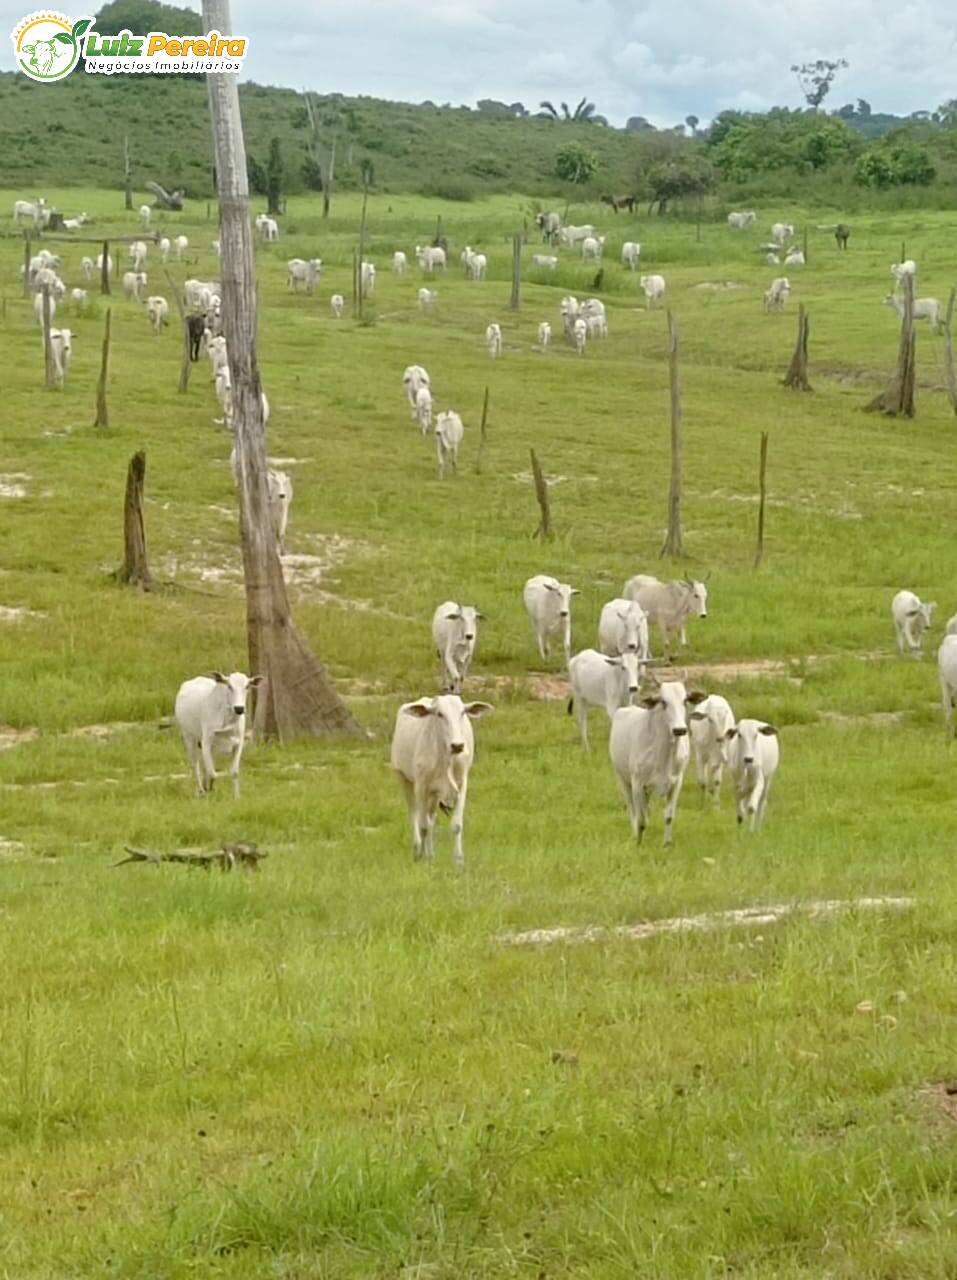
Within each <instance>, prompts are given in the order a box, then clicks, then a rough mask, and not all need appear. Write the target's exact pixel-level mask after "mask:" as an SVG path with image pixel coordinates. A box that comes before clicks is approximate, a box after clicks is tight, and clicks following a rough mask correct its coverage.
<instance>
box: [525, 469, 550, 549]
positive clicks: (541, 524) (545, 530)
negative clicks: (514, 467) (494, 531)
mask: <svg viewBox="0 0 957 1280" xmlns="http://www.w3.org/2000/svg"><path fill="white" fill-rule="evenodd" d="M530 452H531V455H532V477H533V478H534V480H535V497H536V498H537V499H538V509H539V511H540V512H541V515H540V517H539V521H538V528H537V529H536V530H535V532H534V533H533V534H532V537H533V538H540V539H541V540H542V541H543V542H544V541H545V539H546V538H550V537H551V536H552V511H551V507H550V505H549V501H548V482H547V481H546V479H545V476H544V473H543V472H542V469H541V467H540V466H539V464H538V458H537V457H536V455H535V450H534V449H532V450H531V451H530Z"/></svg>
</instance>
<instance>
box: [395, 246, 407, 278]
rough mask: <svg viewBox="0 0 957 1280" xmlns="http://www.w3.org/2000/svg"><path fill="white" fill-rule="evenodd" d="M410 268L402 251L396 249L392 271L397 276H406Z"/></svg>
mask: <svg viewBox="0 0 957 1280" xmlns="http://www.w3.org/2000/svg"><path fill="white" fill-rule="evenodd" d="M408 268H409V260H408V258H407V257H406V256H405V254H404V253H403V252H402V250H401V249H396V251H395V253H394V254H393V255H392V270H393V271H394V272H395V274H396V275H397V276H404V275H405V273H406V271H407V270H408Z"/></svg>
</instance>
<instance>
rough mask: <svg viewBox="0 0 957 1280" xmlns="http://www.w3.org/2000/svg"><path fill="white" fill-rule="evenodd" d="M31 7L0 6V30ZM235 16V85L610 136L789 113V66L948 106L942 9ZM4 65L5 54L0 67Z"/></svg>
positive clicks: (581, 7)
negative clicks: (526, 113)
mask: <svg viewBox="0 0 957 1280" xmlns="http://www.w3.org/2000/svg"><path fill="white" fill-rule="evenodd" d="M34 7H35V8H39V7H40V6H39V5H38V4H36V3H35V0H34V4H33V5H30V2H29V0H27V3H26V4H25V5H23V7H21V6H20V5H19V4H16V3H14V4H11V3H10V0H0V25H2V27H3V30H4V31H5V32H9V31H10V30H11V29H12V28H13V26H14V25H15V24H16V22H18V21H19V19H20V18H21V17H23V16H24V13H25V12H26V11H27V10H28V8H34ZM51 7H56V6H51ZM64 7H65V8H67V10H68V16H70V17H71V18H75V17H79V16H82V15H81V12H80V10H79V9H77V10H76V12H73V6H72V5H69V6H67V5H65V6H64ZM89 7H99V5H98V4H96V5H95V6H89ZM192 7H195V8H199V5H198V4H196V5H194V6H192ZM232 11H233V22H234V27H235V30H236V33H237V34H240V35H246V36H248V37H249V40H250V54H249V57H248V58H247V72H246V77H245V78H248V79H253V80H257V81H259V82H260V83H264V84H280V85H287V86H290V87H292V88H301V87H303V86H305V87H308V88H312V89H315V90H317V91H319V92H331V91H339V92H342V93H348V94H359V93H365V94H371V95H373V96H375V97H382V98H397V99H401V100H403V101H411V102H421V101H423V100H424V99H426V98H431V99H432V100H433V101H435V102H440V103H442V102H451V103H453V104H454V105H458V104H460V103H466V104H468V105H474V103H475V101H476V99H478V98H486V97H487V98H500V99H504V100H505V101H509V102H513V101H521V102H524V103H525V105H526V107H528V108H529V109H537V105H538V103H539V101H540V100H541V99H543V98H549V99H551V100H552V101H554V102H555V103H556V105H557V104H558V102H559V101H565V102H568V103H569V104H570V105H572V104H574V103H575V102H576V101H577V100H578V99H579V98H581V97H582V95H584V94H587V95H588V97H589V98H590V99H592V100H594V102H595V103H596V104H597V106H598V110H599V111H600V112H603V113H604V114H605V115H607V116H608V118H609V119H610V120H611V122H612V123H613V124H623V123H624V121H625V119H626V118H627V117H628V116H630V115H643V116H647V117H648V119H649V120H651V121H652V122H653V123H655V124H665V125H670V124H675V123H677V122H678V121H679V120H683V119H684V117H685V116H686V115H688V114H689V113H694V114H695V115H697V116H698V117H700V118H701V120H707V119H709V118H710V117H711V116H713V115H714V114H715V113H716V112H718V111H720V110H721V109H722V108H725V107H738V108H744V109H751V110H760V109H763V108H766V107H770V106H773V105H776V104H778V105H784V106H796V105H798V104H799V103H800V101H801V98H800V93H799V90H798V88H797V85H796V84H795V81H794V77H793V76H792V75H791V74H790V72H789V71H788V67H789V66H790V64H791V63H793V62H804V61H806V60H809V59H813V58H818V57H828V58H835V57H844V58H847V60H848V62H849V63H850V64H851V65H850V69H849V70H848V71H846V72H844V73H842V75H841V76H840V78H839V80H838V81H837V83H836V85H835V88H834V90H833V92H832V95H831V97H830V99H829V100H828V106H829V107H832V108H834V107H837V106H840V105H841V104H842V103H844V102H849V101H852V100H853V99H855V98H858V97H863V98H866V99H867V100H868V101H869V102H870V103H871V105H872V107H873V108H874V109H875V110H884V111H893V112H895V113H897V114H907V113H909V112H911V111H917V110H921V109H928V110H932V109H933V108H934V107H936V106H938V105H939V104H940V103H941V102H944V101H946V100H947V99H948V98H951V97H954V96H957V76H955V73H954V54H955V46H957V34H955V26H957V24H955V23H954V18H953V10H952V6H951V5H950V4H946V5H945V0H841V2H840V3H836V2H835V0H801V3H800V4H795V3H794V2H793V0H789V2H788V3H783V2H782V0H408V3H406V2H404V0H310V2H308V3H305V2H303V0H270V3H268V4H263V3H262V0H256V2H255V3H254V2H253V0H234V2H233V6H232ZM84 12H85V10H84ZM169 34H174V33H172V32H171V33H169ZM12 66H13V60H12V46H11V44H10V42H9V39H6V40H4V41H3V44H2V55H0V67H2V69H4V70H9V69H10V68H11V67H12Z"/></svg>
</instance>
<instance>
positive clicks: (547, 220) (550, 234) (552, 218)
mask: <svg viewBox="0 0 957 1280" xmlns="http://www.w3.org/2000/svg"><path fill="white" fill-rule="evenodd" d="M535 225H536V226H537V227H538V229H539V230H540V231H541V233H542V242H543V244H552V243H554V241H555V238H556V237H557V236H558V234H559V232H560V231H561V229H562V219H561V215H560V214H557V213H537V214H536V215H535Z"/></svg>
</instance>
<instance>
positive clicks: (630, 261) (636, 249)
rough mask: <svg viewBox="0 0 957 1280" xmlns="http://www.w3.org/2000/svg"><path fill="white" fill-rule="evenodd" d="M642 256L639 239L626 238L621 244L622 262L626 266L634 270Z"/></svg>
mask: <svg viewBox="0 0 957 1280" xmlns="http://www.w3.org/2000/svg"><path fill="white" fill-rule="evenodd" d="M640 257H641V245H640V244H639V243H638V241H637V240H626V241H625V243H624V244H623V245H622V246H621V263H622V266H624V267H629V268H630V269H631V270H632V271H634V270H635V268H636V267H637V266H638V260H639V258H640Z"/></svg>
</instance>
